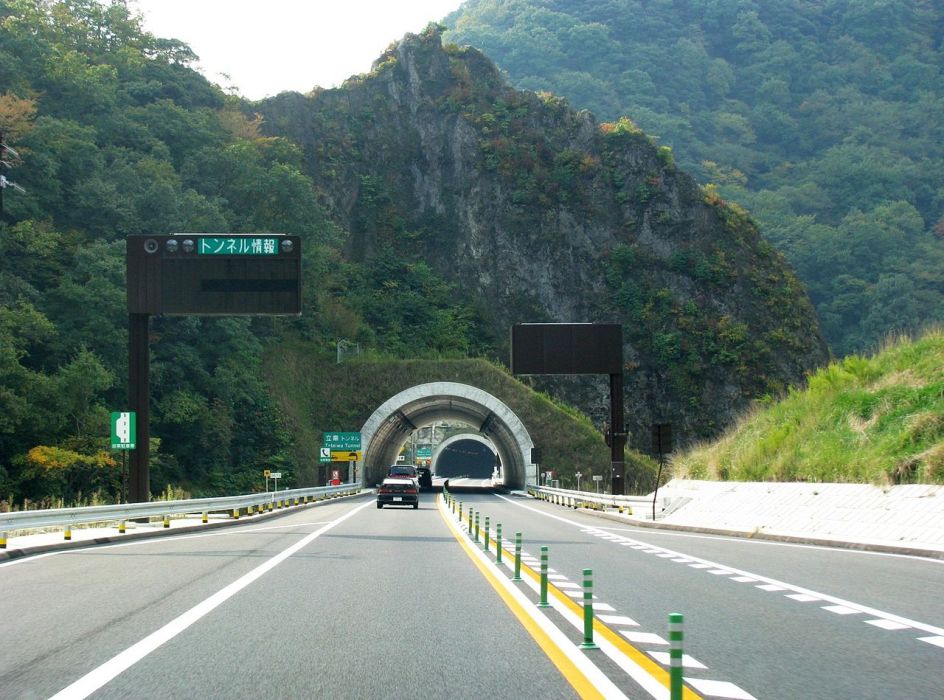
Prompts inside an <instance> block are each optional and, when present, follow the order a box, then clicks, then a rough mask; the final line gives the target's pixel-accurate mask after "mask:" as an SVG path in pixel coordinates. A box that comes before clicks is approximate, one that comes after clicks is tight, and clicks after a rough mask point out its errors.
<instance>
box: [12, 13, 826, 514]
mask: <svg viewBox="0 0 944 700" xmlns="http://www.w3.org/2000/svg"><path fill="white" fill-rule="evenodd" d="M195 60H196V56H195V55H194V54H193V52H192V51H191V50H190V48H189V47H188V46H186V45H185V44H183V43H181V42H179V41H176V40H173V39H164V38H160V37H155V36H153V35H151V34H149V33H147V32H145V31H143V29H142V27H141V22H140V19H139V18H138V17H137V16H136V15H135V13H134V10H133V5H130V4H129V3H127V2H125V1H124V0H110V1H109V2H97V1H96V0H82V1H81V2H65V1H63V0H0V131H2V132H3V134H4V139H5V141H6V142H7V144H8V145H9V146H11V147H12V148H14V149H15V151H16V153H17V154H18V155H17V156H16V157H14V156H12V155H11V153H7V154H5V156H6V157H5V158H4V161H5V162H4V164H2V165H0V169H2V172H3V174H4V176H5V177H8V178H9V179H11V180H13V181H15V182H17V183H18V184H19V185H20V186H21V187H22V188H23V190H25V191H22V192H21V191H12V190H9V189H8V190H7V191H6V192H5V196H4V198H3V212H2V219H0V229H2V230H0V260H2V261H3V265H2V267H0V500H2V501H13V502H15V503H22V502H23V501H24V500H25V499H29V500H30V501H33V502H46V503H48V502H52V501H57V502H58V500H59V499H65V500H66V501H67V502H75V501H82V500H88V499H90V498H97V499H99V500H102V501H111V500H114V499H116V498H119V497H120V493H121V482H122V473H121V455H119V454H116V453H112V452H110V451H109V450H108V435H109V420H108V419H109V412H111V411H116V410H122V409H125V408H127V406H126V401H127V398H126V397H127V387H126V379H125V378H126V376H127V367H126V362H127V325H126V324H127V312H126V306H125V291H124V287H125V280H124V275H125V264H124V251H125V245H124V238H125V237H126V236H127V235H128V234H133V233H153V234H167V233H172V232H184V231H194V232H201V231H212V232H222V233H228V232H232V233H242V232H257V231H274V232H282V233H289V234H297V235H299V236H300V237H301V239H302V241H303V244H302V250H303V256H304V260H303V275H304V280H303V285H302V287H303V293H304V309H305V311H304V315H303V316H302V317H301V318H291V319H284V318H221V319H205V318H197V317H184V318H180V317H169V318H154V319H152V321H151V334H150V348H151V408H152V411H151V426H150V427H151V436H152V445H151V453H152V463H151V467H152V469H151V485H152V487H153V489H154V490H155V491H163V490H164V489H165V488H166V487H167V486H168V485H174V486H180V487H183V488H185V489H187V490H188V491H190V492H191V493H192V494H193V495H198V496H199V495H213V494H217V493H223V492H233V491H242V490H248V489H251V488H254V487H255V486H256V485H257V484H258V474H259V470H260V469H261V468H264V467H267V466H270V467H274V468H284V469H285V470H286V471H288V472H291V471H293V470H295V469H297V468H301V467H303V466H305V463H304V462H300V461H299V459H300V457H299V456H298V455H300V454H301V449H302V448H300V447H299V445H298V443H297V433H296V432H294V431H289V430H286V429H285V421H286V420H287V419H286V417H285V416H284V415H283V409H282V407H281V405H280V403H279V401H278V399H279V396H278V392H277V391H276V392H275V395H273V390H272V387H271V386H270V384H269V383H268V382H267V380H266V377H265V375H264V373H263V371H262V366H261V365H262V358H263V357H264V356H265V354H266V353H267V352H269V351H270V348H271V347H272V346H274V345H277V344H278V343H280V342H282V341H284V340H286V339H303V340H305V341H308V342H311V343H313V344H314V345H316V346H319V347H320V348H321V349H322V350H323V351H327V350H328V349H330V348H333V347H334V344H335V343H336V341H337V340H338V339H342V338H343V339H348V340H350V341H353V342H357V343H360V344H361V346H362V347H364V348H370V349H372V350H373V351H375V352H376V353H378V355H379V356H383V357H392V358H401V359H405V358H411V357H413V358H415V357H433V358H435V357H460V358H461V357H491V358H502V359H503V358H507V338H508V325H509V323H510V321H511V320H512V319H513V320H515V321H520V320H530V321H544V320H553V321H576V320H580V321H622V322H623V323H624V325H625V326H626V327H627V328H629V329H630V331H629V332H628V333H627V335H628V336H629V337H628V338H627V343H626V345H627V362H628V365H627V372H630V371H632V374H628V377H629V378H628V380H627V392H626V396H627V407H628V410H627V412H626V414H627V417H631V418H630V419H631V420H635V421H637V422H638V423H639V425H640V426H645V425H647V424H648V422H649V420H650V418H651V417H654V416H650V413H651V412H655V411H656V410H659V411H665V412H666V414H667V415H669V416H670V419H671V420H673V421H677V424H678V425H685V426H686V431H685V432H686V434H687V435H688V436H689V438H691V437H693V436H696V435H708V434H712V433H714V432H716V431H717V430H718V429H720V427H722V426H723V425H724V424H725V422H726V421H728V420H730V418H731V417H732V416H733V415H735V414H736V412H737V411H738V410H740V409H741V408H742V407H743V406H744V405H745V404H746V403H747V402H749V401H750V400H751V399H752V398H756V397H757V396H760V395H763V394H764V393H768V392H776V391H779V390H782V389H783V388H784V387H786V386H787V385H789V384H792V383H795V382H797V381H801V380H802V377H803V374H804V372H805V371H807V370H809V369H810V368H812V367H815V366H818V365H819V364H821V363H822V361H823V359H824V358H825V355H826V351H825V345H824V343H823V341H822V337H821V335H820V333H819V330H818V328H817V324H816V319H815V318H814V316H813V313H812V307H811V306H810V304H809V300H808V299H807V298H806V296H805V293H804V290H803V288H802V286H801V285H800V284H799V282H798V281H797V279H796V277H795V275H793V273H792V272H791V271H790V270H789V268H787V266H786V265H785V264H784V262H783V260H782V258H781V256H779V254H777V253H776V251H774V250H773V249H772V248H771V246H769V244H767V243H766V242H765V241H763V240H762V239H761V238H760V237H759V235H758V233H757V230H756V228H755V227H754V226H753V224H752V223H751V222H750V221H749V220H748V219H747V218H746V217H744V216H743V215H742V213H741V212H739V211H738V210H737V209H736V208H735V207H733V206H728V205H726V204H725V203H724V202H723V201H722V200H721V198H720V197H719V196H717V194H716V193H714V192H712V191H710V190H705V191H703V190H702V189H701V188H699V187H698V186H697V184H696V183H694V182H693V181H692V180H691V178H689V177H688V176H687V175H686V174H685V173H684V172H682V171H680V170H679V169H678V168H677V167H676V165H675V163H674V160H673V156H672V153H671V150H670V149H667V148H659V147H658V145H656V144H653V143H652V141H651V139H649V138H648V137H647V136H646V135H645V134H644V133H642V132H641V131H640V130H639V129H638V128H636V127H635V126H633V125H632V124H631V123H630V122H628V121H622V122H620V121H617V122H614V123H611V124H599V123H597V122H595V121H593V120H592V119H591V118H589V116H588V115H587V114H581V113H578V112H576V111H575V110H573V109H570V108H569V107H568V106H567V105H566V104H565V103H564V102H563V101H561V100H557V99H555V98H551V97H548V96H538V95H535V94H533V93H523V92H519V91H516V90H514V89H513V88H511V87H510V86H508V85H507V84H506V83H505V82H504V81H503V80H502V78H501V76H500V75H499V73H498V72H497V70H496V69H495V67H494V65H493V64H492V63H491V61H490V60H489V59H488V58H487V57H486V56H484V55H483V54H481V53H480V52H478V51H476V50H472V49H461V48H459V47H456V46H443V44H442V41H441V28H440V27H438V26H437V25H430V27H428V28H427V29H426V30H425V31H423V32H421V34H419V35H408V36H407V37H406V38H405V39H404V40H403V41H402V42H398V43H396V44H394V45H393V46H391V47H390V48H389V49H388V50H387V51H386V52H385V53H384V54H383V55H382V56H381V58H380V60H379V61H378V62H377V64H376V65H375V67H374V69H373V70H372V71H371V73H370V74H368V75H364V76H358V77H356V78H354V79H352V80H350V81H348V82H347V83H346V84H345V85H344V86H342V87H341V88H338V89H335V90H316V91H314V92H313V93H312V94H311V95H308V96H302V95H298V94H294V93H292V94H286V95H282V96H280V97H277V98H274V99H272V100H269V101H266V102H264V103H257V104H250V103H248V102H246V101H245V100H242V99H241V98H239V96H238V95H233V94H227V93H226V92H224V91H223V90H222V89H220V88H219V86H216V85H213V84H212V83H209V82H208V81H207V80H205V79H204V78H203V77H202V76H201V75H199V73H197V72H196V71H194V70H193V69H192V67H191V66H192V65H193V63H194V61H195ZM457 261H459V264H457ZM633 334H634V335H633ZM560 395H563V394H559V396H560ZM601 396H604V397H605V393H603V392H588V396H587V397H573V396H572V395H567V399H568V402H570V403H572V405H579V406H581V407H584V406H591V407H592V405H591V404H592V403H593V402H596V404H597V405H605V399H601V398H600V397H601ZM581 398H586V401H584V403H577V401H576V399H581ZM594 422H595V423H596V424H599V422H600V421H599V419H598V418H595V420H594ZM634 434H636V435H644V431H642V430H638V429H637V430H635V431H634ZM306 447H310V445H306ZM0 507H3V505H2V504H0Z"/></svg>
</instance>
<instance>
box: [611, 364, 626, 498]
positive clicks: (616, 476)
mask: <svg viewBox="0 0 944 700" xmlns="http://www.w3.org/2000/svg"><path fill="white" fill-rule="evenodd" d="M610 426H611V427H610V430H611V431H612V432H611V437H610V461H611V463H612V468H613V473H612V481H611V487H612V491H613V495H614V496H622V495H623V494H624V493H625V485H624V483H623V482H624V478H625V476H626V464H625V462H624V461H623V450H624V449H625V447H626V421H625V419H624V417H623V374H622V372H620V373H619V374H611V375H610Z"/></svg>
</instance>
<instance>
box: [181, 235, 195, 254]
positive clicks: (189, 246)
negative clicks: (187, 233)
mask: <svg viewBox="0 0 944 700" xmlns="http://www.w3.org/2000/svg"><path fill="white" fill-rule="evenodd" d="M181 247H182V248H183V250H184V252H185V253H192V252H193V249H194V247H195V246H194V243H193V239H191V238H185V239H184V241H183V243H181Z"/></svg>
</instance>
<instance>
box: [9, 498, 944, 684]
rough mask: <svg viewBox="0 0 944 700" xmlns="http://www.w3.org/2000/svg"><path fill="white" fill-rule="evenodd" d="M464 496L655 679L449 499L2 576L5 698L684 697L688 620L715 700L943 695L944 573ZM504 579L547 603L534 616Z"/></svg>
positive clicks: (122, 548)
mask: <svg viewBox="0 0 944 700" xmlns="http://www.w3.org/2000/svg"><path fill="white" fill-rule="evenodd" d="M459 497H460V498H461V499H462V500H463V502H464V504H465V507H466V509H467V508H468V506H469V505H472V506H473V507H475V508H476V509H477V510H480V512H481V515H482V516H483V522H484V516H485V515H488V516H490V519H491V522H492V525H493V527H494V524H495V523H496V522H502V524H503V528H504V534H505V536H506V537H508V536H509V535H511V534H512V533H513V532H515V531H516V530H518V531H521V532H522V533H523V534H524V539H525V550H526V551H527V552H528V553H530V554H532V555H537V554H538V552H539V548H540V545H542V544H544V545H548V546H549V548H550V559H551V567H552V568H553V569H554V570H555V572H554V573H553V577H554V582H555V583H556V584H557V586H558V587H559V589H560V590H561V591H571V592H572V593H575V592H576V585H577V584H579V582H580V581H581V571H582V569H583V568H584V567H591V568H593V572H594V582H595V589H594V592H595V593H596V595H597V596H598V598H597V607H598V608H599V610H598V614H599V615H601V616H606V619H607V620H608V625H609V626H610V627H611V628H612V629H614V630H617V631H618V633H619V634H618V636H619V637H620V638H622V639H624V640H631V641H632V643H633V644H634V645H635V649H632V650H631V651H630V652H629V656H628V657H627V658H635V659H636V662H635V672H634V673H635V675H633V676H631V675H629V674H627V673H626V672H625V671H624V667H626V666H627V665H628V666H633V665H634V663H633V662H632V661H630V662H627V663H622V662H620V663H618V662H616V661H614V660H613V659H611V658H610V657H608V656H606V655H605V654H604V652H603V651H599V650H597V651H588V652H582V651H576V650H575V648H574V643H577V644H579V642H580V641H581V634H580V632H579V630H578V629H576V628H575V627H574V626H573V625H570V624H569V623H568V622H566V621H565V617H564V614H562V613H561V612H560V606H558V609H554V610H549V611H547V612H538V611H537V610H536V608H535V607H534V606H533V604H532V603H533V601H535V600H536V598H537V596H536V594H535V593H534V591H533V590H532V587H531V586H528V585H526V584H525V583H519V584H508V583H507V579H508V577H509V574H510V572H508V571H507V569H504V568H503V569H501V570H499V569H496V568H495V567H494V566H493V565H491V564H488V563H487V562H485V563H483V562H482V561H481V559H482V557H481V555H476V554H475V553H474V551H473V550H474V547H471V546H468V545H467V546H463V545H462V544H460V539H457V537H456V535H455V534H454V530H455V521H454V519H453V518H451V517H450V516H448V515H445V514H444V509H437V507H436V505H435V503H434V501H433V497H432V496H431V495H426V496H424V501H423V502H422V504H421V508H420V510H419V511H413V510H412V509H393V508H385V509H383V510H377V509H376V508H375V507H374V501H373V498H369V497H361V498H356V499H348V500H343V501H331V502H326V503H322V504H319V505H317V506H315V507H308V508H304V509H299V510H295V511H293V512H290V513H286V514H284V515H282V516H281V517H278V518H272V519H269V520H266V521H256V522H253V521H248V522H245V523H241V524H239V525H236V526H234V527H232V528H228V529H224V530H216V531H213V532H208V533H204V534H199V535H189V536H176V537H168V538H160V539H157V540H144V541H137V542H129V543H126V544H121V545H114V546H100V547H93V548H88V549H83V550H70V551H63V552H60V553H56V554H53V555H40V556H37V557H33V558H30V559H20V560H13V561H11V562H8V563H5V564H0V591H2V596H0V619H3V620H4V624H3V635H2V636H0V696H2V697H4V698H7V697H10V698H41V697H52V696H55V695H56V694H57V693H61V694H60V697H72V698H80V697H88V696H91V697H96V698H106V697H116V698H117V697H122V698H124V697H181V698H190V697H194V698H197V697H199V698H207V697H224V696H234V697H235V696H239V695H245V694H252V695H253V696H255V695H259V694H263V695H266V696H270V695H274V696H276V697H286V698H292V697H358V698H359V697H430V698H432V697H447V696H448V697H460V698H464V697H469V698H472V697H476V698H483V697H506V696H519V697H530V696H540V697H548V698H556V697H574V696H576V695H577V694H579V693H584V694H586V695H590V694H592V689H590V690H588V686H587V684H586V682H583V681H581V680H580V679H581V678H583V679H584V681H585V680H586V679H588V678H589V679H590V681H591V685H592V684H593V682H596V684H597V686H598V688H600V689H601V690H602V692H603V694H604V695H616V694H617V693H618V692H619V691H617V688H618V689H619V690H620V691H622V692H624V693H625V694H626V695H627V696H630V697H651V696H652V694H655V696H656V697H666V696H667V694H666V692H665V690H664V688H663V687H662V685H661V681H660V682H646V681H645V680H640V677H639V669H640V668H642V669H643V670H645V669H647V668H649V669H650V670H651V668H650V667H652V668H655V669H656V670H657V671H658V670H659V669H660V668H662V666H660V664H661V662H662V661H664V660H665V659H664V657H663V656H662V655H664V654H666V652H667V649H668V647H667V645H665V644H664V643H663V642H664V640H665V639H666V638H667V637H668V635H667V632H666V621H667V615H668V613H669V612H682V613H684V614H685V632H686V644H685V652H686V654H687V655H688V659H687V661H688V663H689V666H688V667H687V668H686V670H685V674H686V677H687V678H688V679H689V680H690V684H691V685H690V688H693V689H695V690H697V691H700V694H701V695H702V696H704V697H735V698H736V697H741V698H747V697H752V696H753V697H756V698H791V699H792V698H847V697H848V698H852V697H857V698H873V697H874V698H913V697H941V695H942V689H944V663H942V662H944V648H942V646H941V645H942V644H944V629H941V628H942V627H944V603H942V601H941V600H940V597H939V596H937V595H936V594H935V592H937V591H940V590H941V585H942V583H944V564H942V563H941V562H939V561H933V560H918V559H911V558H903V557H890V556H877V555H870V554H866V553H859V552H849V551H839V550H828V549H819V548H807V547H802V548H801V547H796V546H785V545H774V544H770V543H759V542H750V541H744V540H730V539H725V538H716V537H700V536H688V535H680V534H678V533H666V532H658V531H652V530H636V529H634V528H630V527H627V526H624V525H622V524H619V523H615V522H612V521H608V520H604V519H600V518H597V517H594V516H591V515H588V514H583V513H579V512H575V511H570V510H566V509H564V508H560V507H556V506H552V505H550V504H547V503H543V502H536V501H533V500H530V499H522V498H505V497H501V496H497V495H491V494H485V493H481V494H465V493H464V494H460V495H459ZM450 523H452V524H450ZM460 537H462V536H461V535H460ZM492 561H494V557H492ZM535 568H537V565H536V564H535ZM525 578H526V580H530V579H528V577H527V576H526V577H525ZM499 579H500V580H499ZM501 581H505V583H504V584H503V583H501ZM532 585H533V584H532ZM503 586H506V587H510V588H512V589H515V590H518V591H520V592H521V593H523V595H524V597H526V598H527V600H529V601H531V603H528V602H525V606H526V607H528V608H529V609H530V610H529V613H528V614H523V613H521V609H522V608H521V603H520V602H518V603H515V602H514V600H513V597H512V594H510V593H508V592H507V591H505V592H502V591H503V590H504V588H503ZM521 593H519V594H518V595H519V596H520V595H521ZM561 597H563V596H561ZM509 601H510V602H509ZM609 608H612V610H610V609H609ZM516 610H517V612H516ZM528 615H535V616H537V617H538V618H540V619H542V620H544V622H543V623H541V624H545V625H546V624H547V623H548V621H549V622H553V623H555V624H556V625H557V626H559V628H560V630H561V631H562V637H563V642H561V641H559V640H558V641H557V642H555V641H554V639H555V638H552V637H551V636H549V635H550V633H548V632H542V631H541V630H540V629H539V628H540V627H541V624H538V623H535V622H534V619H533V618H531V617H529V616H528ZM555 629H556V628H555ZM557 634H558V635H561V633H560V632H558V633H557ZM598 637H599V635H598ZM598 641H599V640H598ZM568 644H569V645H570V646H569V647H568ZM568 655H573V656H579V657H581V659H582V660H580V661H578V662H572V661H568V658H570V657H569V656H568ZM640 658H642V661H639V659H640ZM588 661H590V662H593V664H594V665H595V666H596V668H598V669H600V670H599V671H596V669H594V668H591V669H590V670H589V671H588V670H587V669H586V668H585V667H584V666H581V665H580V664H587V662H588ZM575 663H576V664H577V668H576V670H574V669H573V668H570V666H573V665H574V664H575ZM699 666H705V667H707V668H700V667H699ZM558 668H562V669H564V672H563V673H562V672H561V671H559V670H558ZM568 669H569V670H568ZM581 669H583V671H584V673H583V675H581ZM594 672H595V673H598V674H600V675H599V676H596V675H594ZM663 675H664V674H663ZM607 683H609V685H607Z"/></svg>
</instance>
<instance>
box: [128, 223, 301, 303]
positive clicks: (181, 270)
mask: <svg viewBox="0 0 944 700" xmlns="http://www.w3.org/2000/svg"><path fill="white" fill-rule="evenodd" d="M127 251H128V257H127V266H128V267H127V270H128V280H127V289H128V312H129V313H142V314H152V315H193V316H233V315H237V316H238V315H251V316H256V315H277V316H297V315H299V314H300V313H301V310H302V307H301V239H300V238H299V237H298V236H286V235H281V234H272V233H258V234H174V235H166V236H149V235H133V236H128V240H127Z"/></svg>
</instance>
